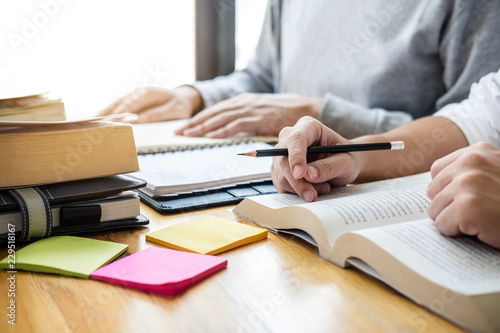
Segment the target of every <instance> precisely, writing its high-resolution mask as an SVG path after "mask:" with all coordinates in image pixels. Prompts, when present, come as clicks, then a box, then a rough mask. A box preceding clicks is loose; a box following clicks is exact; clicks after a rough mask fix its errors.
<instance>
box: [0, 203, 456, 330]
mask: <svg viewBox="0 0 500 333" xmlns="http://www.w3.org/2000/svg"><path fill="white" fill-rule="evenodd" d="M228 208H230V207H227V206H226V207H221V208H213V209H208V210H203V211H195V212H189V213H182V214H176V215H160V214H158V213H156V212H155V211H154V210H153V209H151V208H149V207H148V206H146V205H142V208H141V209H142V213H143V214H144V215H146V216H148V217H149V218H150V220H151V222H150V225H149V228H145V229H142V230H133V231H130V230H128V231H118V232H109V233H104V234H98V235H97V234H94V235H91V236H90V237H94V238H97V239H103V240H111V241H116V242H121V243H126V244H129V245H130V249H129V252H130V253H134V252H137V251H139V250H142V249H145V248H147V247H149V246H156V245H153V244H152V243H149V242H146V241H145V234H146V233H147V232H148V231H154V230H158V229H160V228H163V227H166V226H169V225H172V224H175V223H178V222H182V221H186V220H190V219H193V218H197V217H201V216H204V215H207V214H210V215H213V216H218V217H222V218H227V219H231V220H240V221H242V222H244V221H243V220H241V219H239V218H237V217H236V216H234V215H233V214H231V213H230V212H229V211H228ZM244 223H246V222H244ZM6 253H7V252H6V249H5V248H2V249H1V250H0V257H1V258H3V257H5V256H6ZM221 256H223V257H225V258H227V259H228V267H227V268H226V269H224V270H222V271H220V272H218V273H216V274H215V275H213V276H211V277H209V278H207V279H206V280H204V281H202V282H200V283H199V284H197V285H195V286H194V287H192V288H190V289H188V290H187V291H185V292H184V293H182V294H180V295H178V296H177V297H175V298H172V299H169V298H166V297H163V296H157V295H153V294H148V293H146V292H142V291H137V290H133V289H127V288H124V287H120V286H115V285H111V284H107V283H104V282H100V281H92V280H82V279H77V278H70V277H62V276H57V275H49V274H36V273H28V272H21V271H19V272H18V273H17V274H16V296H15V300H16V326H15V327H13V326H12V325H9V324H8V323H7V320H8V317H7V316H6V315H7V310H6V307H7V306H8V300H9V297H8V296H7V293H8V289H9V287H8V286H9V285H8V283H7V273H6V272H5V271H0V286H1V291H0V292H1V294H0V300H1V302H0V303H1V305H0V308H1V309H2V310H0V314H1V316H0V318H1V319H0V332H23V333H25V332H51V333H53V332H216V333H219V332H287V333H288V332H398V333H401V332H459V331H461V330H460V329H459V328H457V327H456V326H454V325H452V324H450V323H449V322H447V321H445V320H443V319H441V318H440V317H438V316H436V315H434V314H432V313H430V312H428V311H426V310H425V309H423V308H421V307H419V306H418V305H416V304H414V303H413V302H411V301H410V300H408V299H406V298H405V297H403V296H401V295H400V294H398V293H396V292H395V291H393V290H392V289H391V288H389V287H387V286H386V285H384V284H383V283H380V282H379V281H377V280H375V279H373V278H371V277H369V276H367V275H364V274H363V273H361V272H359V271H357V270H354V269H342V268H339V267H337V266H335V265H333V264H331V263H329V262H327V261H325V260H323V259H321V258H319V257H318V255H317V251H316V249H315V248H314V247H312V246H310V245H308V244H305V243H304V242H302V241H300V240H298V239H295V238H293V237H292V238H289V239H286V238H285V237H283V236H277V235H274V234H271V233H270V234H269V238H268V239H267V240H263V241H259V242H256V243H253V244H251V245H246V246H243V247H241V248H238V249H235V250H231V251H228V252H226V253H223V254H221Z"/></svg>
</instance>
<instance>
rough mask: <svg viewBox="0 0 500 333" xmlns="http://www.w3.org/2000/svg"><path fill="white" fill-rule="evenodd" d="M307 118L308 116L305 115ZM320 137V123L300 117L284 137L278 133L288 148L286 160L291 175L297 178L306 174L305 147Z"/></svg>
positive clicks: (317, 140)
mask: <svg viewBox="0 0 500 333" xmlns="http://www.w3.org/2000/svg"><path fill="white" fill-rule="evenodd" d="M307 118H309V117H307ZM320 139H321V123H319V122H318V121H315V120H312V118H310V119H305V120H304V118H302V119H301V120H299V121H298V122H297V124H295V126H294V127H292V129H291V130H290V132H289V133H288V134H287V136H286V138H285V137H283V138H282V135H281V133H280V141H283V143H284V144H285V145H286V147H287V148H288V162H289V165H290V170H292V174H293V176H294V177H295V178H296V179H298V178H302V177H305V176H306V174H307V147H309V146H312V145H313V144H314V143H316V142H319V141H320Z"/></svg>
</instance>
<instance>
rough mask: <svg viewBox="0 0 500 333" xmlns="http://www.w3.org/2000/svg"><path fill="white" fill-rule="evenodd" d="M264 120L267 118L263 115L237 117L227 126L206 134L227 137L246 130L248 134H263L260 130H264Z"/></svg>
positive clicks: (212, 136) (210, 136)
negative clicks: (263, 117)
mask: <svg viewBox="0 0 500 333" xmlns="http://www.w3.org/2000/svg"><path fill="white" fill-rule="evenodd" d="M263 122H265V119H262V117H246V118H239V117H237V118H236V119H233V120H232V121H231V122H229V123H228V124H226V125H225V126H222V127H220V128H218V129H216V130H215V131H210V132H208V133H207V134H206V136H207V137H209V138H226V137H230V136H234V135H236V134H238V133H241V132H245V133H246V134H248V135H258V134H261V133H260V131H261V130H262V127H263Z"/></svg>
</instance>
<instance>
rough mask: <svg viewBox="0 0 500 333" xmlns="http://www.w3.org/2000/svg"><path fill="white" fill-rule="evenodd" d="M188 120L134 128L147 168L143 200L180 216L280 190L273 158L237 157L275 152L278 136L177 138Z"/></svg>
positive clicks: (141, 173) (142, 167)
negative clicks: (274, 178) (275, 182)
mask: <svg viewBox="0 0 500 333" xmlns="http://www.w3.org/2000/svg"><path fill="white" fill-rule="evenodd" d="M182 122H183V121H170V122H163V123H153V124H140V125H134V126H133V129H134V137H135V140H136V147H137V152H138V159H139V168H140V170H141V171H139V172H137V173H134V174H133V175H134V176H136V177H138V178H141V179H145V180H146V181H147V182H148V184H147V186H146V187H144V188H141V189H140V190H139V191H140V192H139V195H140V197H141V199H142V200H143V201H145V202H146V203H148V204H150V205H151V206H153V207H154V208H156V209H157V210H159V211H163V212H174V211H177V210H184V209H194V208H205V207H210V206H215V205H223V204H229V203H237V202H239V201H241V200H242V199H243V198H245V197H247V196H251V195H259V194H268V193H275V192H276V189H275V188H274V186H273V185H272V182H271V173H270V170H271V163H272V159H271V158H251V157H247V156H238V155H237V154H238V153H242V152H247V151H252V150H256V149H267V148H272V147H273V146H272V145H271V144H270V143H268V142H272V141H275V140H276V138H275V137H265V138H262V137H259V138H249V137H239V138H229V139H209V138H189V137H184V136H176V135H174V134H173V133H174V130H175V129H176V128H177V127H179V126H181V125H182ZM259 140H263V141H267V142H262V141H259Z"/></svg>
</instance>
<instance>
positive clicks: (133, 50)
mask: <svg viewBox="0 0 500 333" xmlns="http://www.w3.org/2000/svg"><path fill="white" fill-rule="evenodd" d="M207 1H210V3H209V4H210V5H213V6H214V7H218V10H219V11H221V10H222V12H224V11H227V10H234V12H235V67H236V69H241V68H244V67H245V65H246V63H247V62H248V60H249V59H250V58H251V57H252V56H253V53H254V50H255V46H256V44H257V41H258V37H259V33H260V29H261V26H262V20H263V16H264V12H265V8H266V4H267V1H266V0H236V1H235V2H234V3H233V2H227V3H225V2H224V1H222V2H221V1H216V0H207ZM195 5H196V4H195V0H182V1H179V0H141V1H132V0H104V1H103V0H101V1H98V0H36V1H35V0H2V1H0V37H1V38H0V97H10V96H18V95H23V94H28V93H39V92H44V91H53V92H54V93H55V94H56V95H58V96H60V97H62V99H63V102H64V103H65V107H66V113H67V117H68V119H79V118H85V117H89V116H93V115H95V114H96V113H97V112H98V111H99V110H101V109H103V108H104V107H106V106H107V105H108V104H110V103H111V102H113V101H114V100H115V99H117V98H118V97H120V96H122V95H124V94H127V93H129V92H130V91H131V90H133V89H134V88H136V87H140V86H148V85H156V86H161V87H165V88H173V87H175V86H178V85H180V84H185V83H192V82H193V81H194V80H195ZM225 5H226V6H227V8H225V7H224V6H225Z"/></svg>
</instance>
